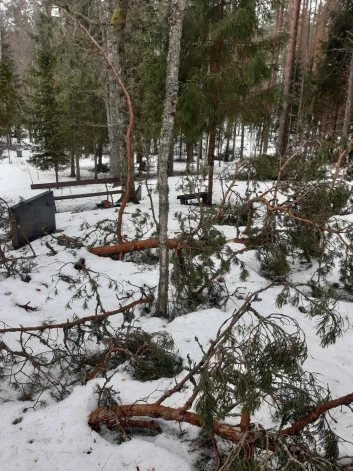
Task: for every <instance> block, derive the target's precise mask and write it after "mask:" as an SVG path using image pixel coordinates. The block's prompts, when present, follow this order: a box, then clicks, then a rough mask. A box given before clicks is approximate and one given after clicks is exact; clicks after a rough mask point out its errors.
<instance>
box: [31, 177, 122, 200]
mask: <svg viewBox="0 0 353 471" xmlns="http://www.w3.org/2000/svg"><path fill="white" fill-rule="evenodd" d="M103 183H104V184H108V183H119V179H118V178H101V179H98V178H91V179H87V180H80V181H71V182H70V181H68V182H57V183H37V184H33V185H31V189H32V190H46V189H48V190H51V189H55V188H66V187H71V186H83V185H101V184H103ZM121 193H122V190H108V189H107V190H106V191H97V192H95V193H79V194H74V195H62V196H54V201H59V200H70V199H75V198H89V197H91V196H108V195H118V194H121Z"/></svg>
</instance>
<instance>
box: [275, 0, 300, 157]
mask: <svg viewBox="0 0 353 471" xmlns="http://www.w3.org/2000/svg"><path fill="white" fill-rule="evenodd" d="M300 3H301V0H292V4H291V12H290V25H289V28H290V39H289V43H288V48H287V56H286V65H285V69H284V87H283V94H284V99H283V107H282V113H281V116H280V120H279V129H278V137H277V146H276V151H277V154H278V155H279V156H283V155H284V153H285V151H286V147H287V134H288V124H289V108H290V103H289V95H290V93H291V90H292V83H293V70H294V57H295V47H296V43H297V34H298V22H299V12H300Z"/></svg>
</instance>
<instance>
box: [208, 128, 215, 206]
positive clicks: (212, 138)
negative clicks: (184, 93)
mask: <svg viewBox="0 0 353 471" xmlns="http://www.w3.org/2000/svg"><path fill="white" fill-rule="evenodd" d="M215 148H216V125H212V126H211V129H210V138H209V141H208V190H207V204H208V205H211V204H212V196H213V173H214V151H215Z"/></svg>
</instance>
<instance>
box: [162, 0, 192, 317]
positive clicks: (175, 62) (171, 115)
mask: <svg viewBox="0 0 353 471" xmlns="http://www.w3.org/2000/svg"><path fill="white" fill-rule="evenodd" d="M171 3H172V11H171V17H170V31H169V50H168V59H167V77H166V94H165V101H164V112H163V123H162V131H161V141H160V146H159V167H158V189H159V231H158V244H159V263H160V267H159V283H158V300H157V310H156V314H157V315H158V316H163V317H166V316H167V315H168V288H169V247H168V233H167V231H168V213H169V201H168V160H169V153H170V146H171V141H172V139H173V130H174V122H175V111H176V103H177V99H178V89H179V83H178V77H179V63H180V39H181V31H182V24H183V18H184V11H185V7H186V3H187V0H172V2H171Z"/></svg>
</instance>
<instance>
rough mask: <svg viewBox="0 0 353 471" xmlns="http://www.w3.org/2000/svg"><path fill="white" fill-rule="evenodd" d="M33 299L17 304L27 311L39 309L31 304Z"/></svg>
mask: <svg viewBox="0 0 353 471" xmlns="http://www.w3.org/2000/svg"><path fill="white" fill-rule="evenodd" d="M30 302H31V301H28V303H26V304H16V306H18V307H21V308H22V309H25V310H26V311H27V312H28V311H38V308H37V307H32V306H30V305H29V303H30Z"/></svg>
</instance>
